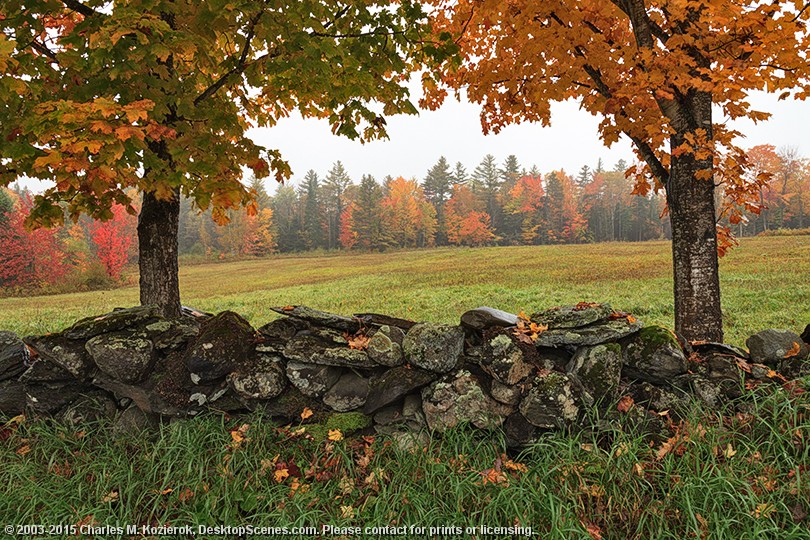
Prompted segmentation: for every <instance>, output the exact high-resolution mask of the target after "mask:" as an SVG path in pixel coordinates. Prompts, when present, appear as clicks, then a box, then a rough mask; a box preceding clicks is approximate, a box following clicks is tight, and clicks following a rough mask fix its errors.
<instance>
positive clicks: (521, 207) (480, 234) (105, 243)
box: [0, 145, 810, 288]
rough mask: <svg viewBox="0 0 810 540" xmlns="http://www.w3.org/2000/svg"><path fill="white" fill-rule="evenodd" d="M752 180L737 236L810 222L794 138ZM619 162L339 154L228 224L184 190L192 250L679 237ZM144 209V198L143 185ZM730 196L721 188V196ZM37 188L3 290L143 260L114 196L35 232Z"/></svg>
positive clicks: (4, 259)
mask: <svg viewBox="0 0 810 540" xmlns="http://www.w3.org/2000/svg"><path fill="white" fill-rule="evenodd" d="M748 157H749V159H750V160H751V162H752V164H753V167H752V169H751V170H750V171H749V173H748V174H749V175H750V176H751V179H752V178H753V177H757V176H759V177H760V178H766V179H767V182H765V183H764V185H763V188H762V189H761V190H760V207H753V206H752V207H750V208H748V211H746V212H744V213H743V214H742V216H741V217H740V218H734V217H733V216H732V220H729V218H728V217H727V216H718V220H719V222H720V223H721V224H722V225H725V226H727V227H730V228H731V229H732V230H733V232H734V233H735V234H736V235H737V236H750V235H756V234H760V233H763V232H766V231H773V230H777V229H803V228H806V227H808V226H810V217H808V212H809V211H810V174H808V172H809V170H810V167H809V166H808V160H807V159H805V158H803V157H801V156H800V155H799V153H798V151H797V150H796V149H794V148H782V149H779V150H777V149H776V148H775V147H773V146H772V145H760V146H755V147H753V148H751V149H750V150H749V152H748ZM627 169H628V164H627V163H626V162H625V161H623V160H620V161H619V162H618V163H616V164H615V165H614V166H613V167H612V168H610V170H607V169H606V168H604V167H603V165H602V162H601V160H600V161H598V162H597V163H596V164H595V165H594V167H589V166H583V167H582V168H581V169H580V170H579V172H578V173H577V174H576V175H575V176H571V175H569V174H567V173H566V172H564V171H561V170H558V171H551V172H547V173H541V172H540V171H539V170H538V169H537V167H531V168H530V169H529V170H526V169H525V168H524V167H522V166H521V165H520V163H519V162H518V160H517V158H516V157H515V156H514V155H510V156H507V157H506V159H505V160H504V161H503V162H501V163H499V162H498V161H497V159H496V158H495V157H494V156H492V155H486V156H484V158H483V159H482V160H481V162H480V163H479V164H478V165H477V166H476V167H475V168H474V169H473V170H472V171H470V172H468V170H467V168H466V167H465V166H464V165H463V164H461V163H456V164H455V165H451V164H450V162H448V160H447V159H446V158H444V157H441V158H439V160H438V161H437V162H436V163H435V164H434V165H433V166H432V167H430V169H429V170H428V171H427V172H426V174H425V176H424V177H423V178H422V179H421V180H417V179H405V178H402V177H396V178H395V177H392V176H387V177H385V178H383V179H382V181H380V182H378V181H377V180H376V179H375V178H373V177H371V176H370V175H364V176H362V177H361V178H360V179H359V181H358V182H354V181H353V179H352V178H350V176H349V174H348V173H347V172H346V169H345V167H344V166H343V164H342V163H341V162H340V161H338V162H336V163H335V164H334V165H333V166H332V167H331V168H330V170H329V171H328V172H327V173H326V175H325V176H324V177H320V176H319V175H318V173H317V172H315V171H314V170H310V171H308V172H307V173H306V174H305V175H304V177H303V178H302V179H301V180H300V181H298V182H294V183H287V184H284V185H282V186H279V188H278V189H277V191H276V192H275V193H274V194H273V195H270V194H269V193H268V191H267V190H266V189H265V186H264V184H263V183H262V182H261V181H259V180H255V179H254V180H252V181H251V183H250V188H251V190H252V191H253V193H254V195H255V205H254V206H252V207H251V210H250V211H249V212H246V211H244V210H240V211H232V212H230V213H229V214H228V216H227V217H228V219H229V222H228V224H227V225H224V226H221V225H217V223H216V222H215V221H214V220H213V219H212V216H211V212H210V211H207V212H200V210H199V209H197V208H196V207H195V206H194V205H193V204H192V202H191V200H190V199H182V201H181V212H180V227H179V251H180V253H181V254H185V255H196V256H202V257H208V258H225V257H227V258H231V257H239V256H257V257H260V256H264V255H268V254H271V253H276V252H282V253H290V252H302V251H309V250H317V249H321V250H334V249H359V250H378V251H380V250H385V249H391V248H421V247H430V246H448V245H456V246H460V245H463V246H483V245H538V244H562V243H587V242H612V241H621V242H628V241H629V242H637V241H644V240H651V239H662V238H669V234H670V230H669V220H668V219H667V216H666V204H665V201H664V198H663V196H662V195H659V194H656V193H649V194H648V195H646V196H639V195H634V194H633V181H631V180H629V179H628V178H627V177H626V176H625V171H626V170H627ZM132 195H133V200H134V201H135V210H136V211H137V210H138V208H139V207H138V201H139V199H138V196H137V194H136V193H133V194H132ZM718 196H722V190H721V191H720V193H718ZM31 206H32V194H31V193H29V192H27V191H26V190H24V189H20V188H19V187H13V188H12V189H0V245H2V250H0V288H21V287H22V288H24V287H30V286H43V285H44V286H47V285H49V284H50V285H53V284H55V283H62V284H66V286H68V287H74V288H76V287H78V288H81V287H82V286H87V287H94V286H105V285H108V284H110V282H114V281H115V280H117V279H119V277H120V275H121V272H122V271H123V269H124V268H125V266H126V265H127V264H130V263H133V262H135V261H136V260H137V254H138V248H137V235H136V234H135V229H136V224H137V217H136V216H134V215H130V214H128V213H127V212H126V211H125V209H124V207H123V206H120V205H114V206H113V207H112V209H111V212H110V215H108V216H106V217H107V219H106V221H93V220H91V219H90V218H87V217H82V218H80V219H79V220H78V221H77V222H70V221H67V222H66V223H67V224H66V225H65V226H63V227H60V228H55V229H48V230H46V229H40V230H36V231H29V230H27V229H26V228H25V227H24V223H23V222H24V220H25V217H26V216H27V215H28V212H29V211H30V209H31Z"/></svg>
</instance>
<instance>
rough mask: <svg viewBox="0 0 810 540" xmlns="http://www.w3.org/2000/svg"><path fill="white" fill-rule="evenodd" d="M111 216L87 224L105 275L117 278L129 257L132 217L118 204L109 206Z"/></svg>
mask: <svg viewBox="0 0 810 540" xmlns="http://www.w3.org/2000/svg"><path fill="white" fill-rule="evenodd" d="M111 211H112V214H113V217H112V218H111V219H108V220H106V221H100V220H97V221H93V222H91V223H90V225H89V226H88V230H89V233H90V238H91V240H92V241H93V244H94V245H95V247H96V255H97V256H98V258H99V260H100V261H101V264H103V265H104V269H105V270H106V271H107V275H108V276H110V277H111V278H114V279H117V278H118V277H119V276H120V275H121V270H123V268H124V266H125V265H126V263H127V261H128V259H129V248H130V246H131V245H132V240H133V239H132V233H133V232H134V227H133V225H134V223H133V221H134V220H133V219H128V218H131V217H132V216H130V215H129V214H127V212H126V209H125V208H124V207H123V206H121V205H120V204H115V205H113V207H112V208H111Z"/></svg>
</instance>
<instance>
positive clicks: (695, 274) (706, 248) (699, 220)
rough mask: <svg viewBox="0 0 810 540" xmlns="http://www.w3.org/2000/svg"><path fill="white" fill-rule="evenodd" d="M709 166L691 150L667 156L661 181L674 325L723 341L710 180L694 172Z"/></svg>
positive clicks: (676, 140)
mask: <svg viewBox="0 0 810 540" xmlns="http://www.w3.org/2000/svg"><path fill="white" fill-rule="evenodd" d="M709 114H710V113H709ZM683 135H684V134H677V135H674V136H673V137H672V140H671V145H672V148H676V147H678V146H679V145H680V144H682V143H683V141H684V139H683ZM711 167H712V161H711V159H708V160H703V161H698V160H696V159H695V158H694V156H693V155H691V154H683V155H681V156H674V155H673V156H672V161H671V166H670V181H669V185H668V186H667V204H668V205H669V215H670V223H671V225H672V262H673V267H674V285H675V329H676V330H677V331H678V332H680V333H681V334H682V335H683V336H684V337H685V338H686V339H687V340H689V341H716V342H722V341H723V316H722V311H721V309H720V276H719V272H718V268H719V265H718V257H717V229H716V222H715V204H714V181H713V180H712V179H709V180H705V179H699V178H697V177H696V173H697V172H698V171H701V170H704V171H705V170H709V171H711Z"/></svg>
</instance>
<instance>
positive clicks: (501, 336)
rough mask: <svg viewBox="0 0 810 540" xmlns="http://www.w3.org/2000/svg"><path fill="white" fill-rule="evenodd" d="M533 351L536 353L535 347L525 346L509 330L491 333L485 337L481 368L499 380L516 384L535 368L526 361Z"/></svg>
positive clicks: (508, 383) (507, 383)
mask: <svg viewBox="0 0 810 540" xmlns="http://www.w3.org/2000/svg"><path fill="white" fill-rule="evenodd" d="M532 352H534V353H535V355H536V352H535V349H534V347H532V346H531V345H528V346H523V344H521V343H520V342H518V340H517V338H515V336H513V335H511V334H510V333H508V332H502V333H497V334H495V335H492V334H490V335H487V336H486V337H485V339H484V351H483V355H482V359H481V368H482V369H483V370H484V371H486V372H487V373H489V374H490V375H491V376H492V377H494V378H495V379H496V380H498V381H499V382H501V383H503V384H506V385H515V384H518V383H519V382H520V381H522V380H524V379H525V378H526V377H528V376H529V375H530V374H531V373H532V371H533V370H534V367H533V366H532V365H531V364H529V363H528V362H527V361H526V360H527V358H526V357H527V356H528V355H529V354H531V353H532Z"/></svg>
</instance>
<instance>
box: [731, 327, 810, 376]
mask: <svg viewBox="0 0 810 540" xmlns="http://www.w3.org/2000/svg"><path fill="white" fill-rule="evenodd" d="M745 345H746V347H748V350H749V351H750V354H751V361H752V362H755V363H757V364H765V365H766V366H769V367H772V368H778V367H779V365H780V364H781V363H782V360H784V359H785V358H788V357H795V358H798V359H804V358H806V357H807V356H808V353H810V346H808V345H807V343H805V342H804V340H803V339H802V338H801V337H799V336H798V335H797V334H795V333H793V332H791V331H790V330H774V329H768V330H763V331H762V332H758V333H756V334H754V335H753V336H751V337H750V338H748V339H747V340H746V341H745Z"/></svg>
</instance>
